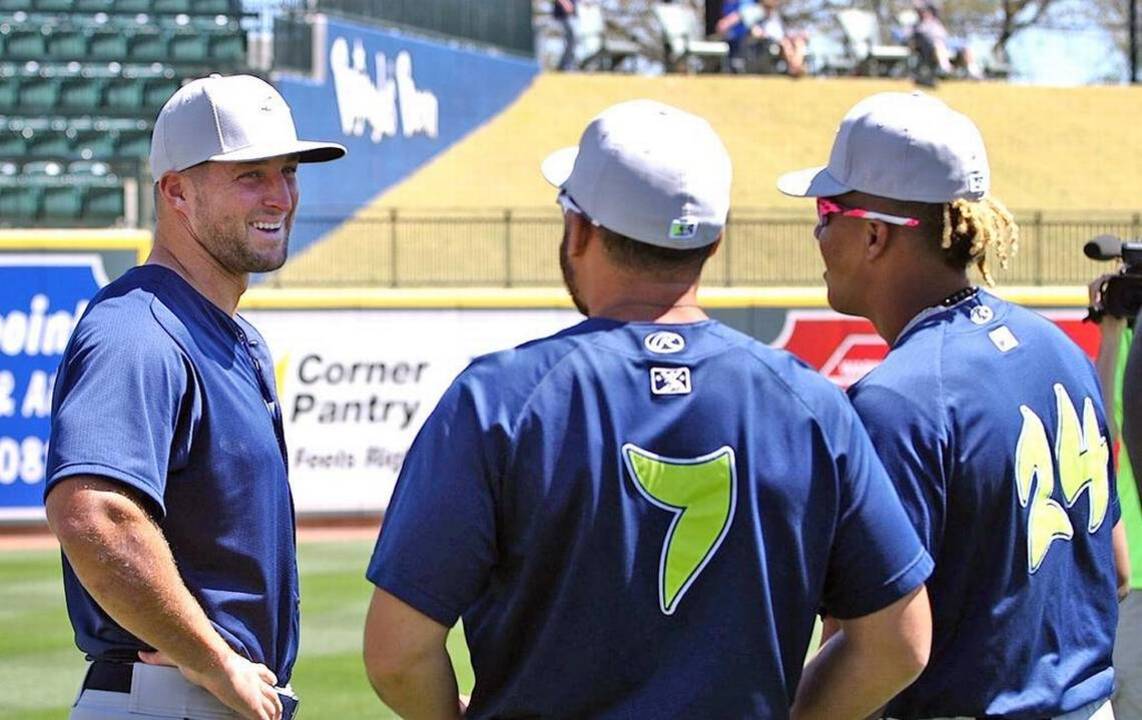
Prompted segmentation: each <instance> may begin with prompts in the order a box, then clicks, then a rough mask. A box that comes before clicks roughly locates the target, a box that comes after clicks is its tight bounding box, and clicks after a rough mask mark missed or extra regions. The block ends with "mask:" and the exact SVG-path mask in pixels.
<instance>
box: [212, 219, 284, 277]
mask: <svg viewBox="0 0 1142 720" xmlns="http://www.w3.org/2000/svg"><path fill="white" fill-rule="evenodd" d="M204 225H205V227H204V228H203V232H202V234H200V236H199V237H200V238H201V242H203V244H205V245H206V248H207V250H208V251H209V252H210V254H211V255H213V256H214V259H215V260H217V261H218V263H219V264H220V265H222V267H224V268H226V269H227V270H229V271H230V272H233V273H237V274H242V273H264V272H273V271H274V270H277V269H278V268H280V267H281V266H282V265H284V264H285V261H286V258H287V257H289V236H290V231H291V230H292V229H293V218H292V217H289V218H286V219H285V221H284V225H283V227H282V231H283V235H284V237H283V239H282V242H281V245H280V246H276V247H275V248H274V249H273V250H270V251H267V252H265V253H257V252H255V250H254V248H253V243H252V241H251V239H250V233H252V232H256V231H254V230H251V229H250V228H249V226H248V225H247V224H246V223H245V221H243V220H232V219H225V218H214V217H209V218H207V222H206V223H204Z"/></svg>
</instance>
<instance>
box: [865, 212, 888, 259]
mask: <svg viewBox="0 0 1142 720" xmlns="http://www.w3.org/2000/svg"><path fill="white" fill-rule="evenodd" d="M865 227H866V230H865V257H867V258H868V259H869V260H877V259H879V258H881V257H884V254H885V253H887V252H888V248H889V245H890V243H892V241H893V237H892V229H891V228H890V227H889V225H888V223H886V222H882V221H880V220H868V221H867V222H866V225H865Z"/></svg>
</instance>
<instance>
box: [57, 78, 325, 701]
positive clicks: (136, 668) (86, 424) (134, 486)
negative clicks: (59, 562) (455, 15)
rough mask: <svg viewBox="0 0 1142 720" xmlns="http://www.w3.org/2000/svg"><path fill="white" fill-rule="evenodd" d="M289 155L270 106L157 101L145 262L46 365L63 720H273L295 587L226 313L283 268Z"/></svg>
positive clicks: (246, 376)
mask: <svg viewBox="0 0 1142 720" xmlns="http://www.w3.org/2000/svg"><path fill="white" fill-rule="evenodd" d="M344 152H345V150H344V148H342V147H341V146H340V145H335V144H331V143H314V142H305V141H299V140H298V139H297V133H296V131H295V129H294V125H293V119H292V117H291V116H290V111H289V108H288V107H287V106H286V104H285V101H284V100H283V99H282V98H281V96H280V95H278V93H277V91H276V90H274V89H273V88H272V87H271V86H270V85H268V84H266V83H265V82H263V81H261V80H259V79H257V78H254V77H250V76H234V77H220V76H217V75H215V76H211V77H210V78H205V79H201V80H195V81H194V82H191V83H189V84H187V85H185V86H183V87H182V88H181V89H180V90H178V92H176V93H175V94H174V96H173V97H171V98H170V99H169V100H168V101H167V103H166V104H165V105H164V106H163V108H162V110H161V112H160V113H159V116H158V119H157V121H156V123H155V129H154V134H153V137H152V140H151V157H150V165H151V172H152V175H153V177H154V178H155V189H154V192H155V199H156V212H157V223H156V227H155V235H154V248H153V250H152V252H151V255H150V257H149V258H148V260H147V262H146V264H145V265H142V266H140V267H137V268H134V269H132V270H130V271H128V272H127V273H125V274H124V275H123V276H122V277H121V278H119V279H118V280H116V281H115V282H113V283H111V284H110V285H108V286H107V287H105V288H103V290H101V291H100V292H99V294H98V295H96V297H95V298H94V299H93V300H92V302H91V305H90V307H89V308H88V310H87V312H86V313H85V314H84V316H83V318H82V319H81V320H80V322H79V324H78V327H77V328H76V330H75V333H74V335H73V336H72V338H71V341H70V343H69V345H68V347H67V350H66V351H65V354H64V357H63V360H62V363H61V365H60V368H59V372H58V376H57V380H56V387H55V395H54V404H53V408H52V434H51V446H50V448H51V449H50V454H49V457H48V480H47V489H46V490H45V493H46V507H47V517H48V522H49V524H50V525H51V528H52V530H53V532H55V533H56V535H57V537H58V538H59V540H60V544H61V545H62V547H63V551H64V561H63V565H64V590H65V592H66V594H67V605H68V612H69V615H70V616H71V622H72V625H73V627H74V629H75V637H76V644H77V645H78V646H79V648H80V650H82V651H83V652H84V653H85V654H86V655H87V657H88V659H89V660H91V664H90V666H89V669H88V672H87V675H86V677H85V679H84V681H83V687H82V689H81V691H80V693H79V697H78V698H77V700H76V703H75V706H74V709H73V710H72V713H71V718H72V719H73V720H111V719H113V718H189V719H190V720H204V719H206V718H210V719H212V720H213V719H224V718H237V717H242V718H256V719H258V720H269V719H271V718H272V719H276V718H287V719H288V718H290V717H292V712H293V708H294V707H295V703H296V699H295V698H294V697H292V695H291V693H290V692H289V691H288V689H287V687H286V686H287V685H288V683H289V679H290V671H291V668H292V666H293V662H294V658H295V656H296V654H297V641H298V604H297V603H298V582H297V564H296V558H295V546H294V518H293V502H292V499H291V496H290V489H289V483H288V479H287V476H286V470H287V465H286V455H285V442H284V438H283V436H282V418H281V411H280V409H279V407H278V403H277V398H276V391H275V388H274V375H273V361H272V359H271V358H270V355H269V352H268V351H267V349H266V344H265V342H264V341H263V340H262V338H261V336H260V335H259V334H258V332H257V331H256V330H255V329H254V328H253V327H252V326H251V325H250V324H249V323H248V322H246V321H245V320H244V319H243V318H242V317H241V316H239V315H237V314H236V312H235V310H236V307H237V305H238V299H239V297H240V296H241V294H242V293H243V292H244V291H245V289H246V285H247V282H248V281H249V274H250V273H253V272H267V271H270V270H274V269H276V268H278V267H280V266H281V264H282V263H283V262H285V258H286V252H287V246H288V241H289V234H290V227H291V225H292V222H293V217H294V212H295V211H296V209H297V202H298V193H297V178H296V173H297V166H298V163H301V162H322V161H325V160H332V159H334V158H337V157H340V156H341V155H343V154H344Z"/></svg>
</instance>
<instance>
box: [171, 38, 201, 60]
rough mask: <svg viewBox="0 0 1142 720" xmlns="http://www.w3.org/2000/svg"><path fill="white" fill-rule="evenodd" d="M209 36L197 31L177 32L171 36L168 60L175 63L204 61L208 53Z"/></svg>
mask: <svg viewBox="0 0 1142 720" xmlns="http://www.w3.org/2000/svg"><path fill="white" fill-rule="evenodd" d="M209 42H210V38H208V37H206V36H205V35H200V34H198V33H179V34H177V35H175V36H174V37H173V38H171V42H170V55H169V58H170V61H171V62H176V63H199V64H202V63H205V62H206V59H207V57H208V55H209V50H210V46H209Z"/></svg>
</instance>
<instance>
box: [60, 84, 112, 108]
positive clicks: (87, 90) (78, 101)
mask: <svg viewBox="0 0 1142 720" xmlns="http://www.w3.org/2000/svg"><path fill="white" fill-rule="evenodd" d="M59 102H60V105H61V106H62V107H65V108H68V109H69V110H87V111H89V112H96V111H97V110H99V107H100V105H102V104H103V81H101V80H99V79H98V78H70V79H68V80H64V82H63V84H62V85H61V86H60V91H59Z"/></svg>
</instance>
